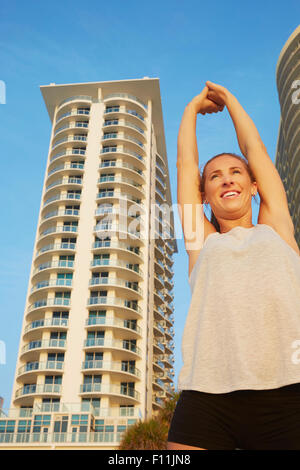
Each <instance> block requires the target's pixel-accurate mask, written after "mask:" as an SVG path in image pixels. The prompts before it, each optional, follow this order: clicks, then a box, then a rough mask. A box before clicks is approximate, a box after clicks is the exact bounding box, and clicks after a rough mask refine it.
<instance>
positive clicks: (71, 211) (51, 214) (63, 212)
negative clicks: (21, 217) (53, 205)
mask: <svg viewBox="0 0 300 470" xmlns="http://www.w3.org/2000/svg"><path fill="white" fill-rule="evenodd" d="M64 215H75V216H79V209H64V210H60V211H59V210H55V211H52V212H48V214H46V215H44V217H42V220H46V219H50V217H61V216H64Z"/></svg>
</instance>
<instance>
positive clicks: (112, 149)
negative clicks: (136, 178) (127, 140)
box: [100, 145, 146, 169]
mask: <svg viewBox="0 0 300 470" xmlns="http://www.w3.org/2000/svg"><path fill="white" fill-rule="evenodd" d="M116 154H117V155H120V156H121V157H122V161H126V160H129V161H133V162H134V163H136V164H138V165H139V164H143V168H141V169H146V161H145V158H144V157H142V155H141V154H140V153H137V152H134V151H133V150H130V148H128V147H126V146H124V145H114V146H113V145H108V146H105V147H103V148H102V149H101V150H100V157H101V158H105V157H111V156H115V155H116Z"/></svg>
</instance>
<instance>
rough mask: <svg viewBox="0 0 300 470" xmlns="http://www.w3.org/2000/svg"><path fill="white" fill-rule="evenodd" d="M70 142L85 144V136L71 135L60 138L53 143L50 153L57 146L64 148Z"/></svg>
mask: <svg viewBox="0 0 300 470" xmlns="http://www.w3.org/2000/svg"><path fill="white" fill-rule="evenodd" d="M70 142H74V143H76V144H77V143H78V142H84V143H86V142H87V134H82V135H80V134H78V135H77V134H72V135H67V136H65V137H61V138H60V139H58V140H56V141H54V143H53V145H52V147H51V151H52V150H54V149H56V148H57V147H59V146H62V147H64V146H65V145H67V146H68V145H69V143H70Z"/></svg>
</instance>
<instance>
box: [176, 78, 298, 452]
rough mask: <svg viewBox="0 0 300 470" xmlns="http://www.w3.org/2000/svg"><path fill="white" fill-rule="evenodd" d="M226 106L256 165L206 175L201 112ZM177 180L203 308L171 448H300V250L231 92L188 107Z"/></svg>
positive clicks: (245, 162)
mask: <svg viewBox="0 0 300 470" xmlns="http://www.w3.org/2000/svg"><path fill="white" fill-rule="evenodd" d="M225 106H226V107H227V109H228V112H229V114H230V116H231V118H232V120H233V124H234V126H235V129H236V134H237V139H238V143H239V146H240V149H241V152H242V154H243V155H244V157H245V158H243V157H239V156H237V155H235V154H232V153H223V154H218V155H216V156H215V157H213V158H212V159H210V160H209V161H208V162H207V163H206V165H205V167H204V169H203V173H202V175H200V172H199V168H198V151H197V141H196V120H197V114H198V113H200V114H206V113H217V112H221V111H223V109H224V107H225ZM177 172H178V204H179V208H180V211H179V212H180V217H181V222H182V226H183V233H184V239H185V246H186V250H187V253H188V255H189V283H190V286H191V291H192V298H191V304H190V308H189V312H188V316H187V319H186V325H185V329H184V333H183V338H182V353H183V366H182V369H181V371H180V374H179V379H178V388H179V390H180V391H181V395H180V398H179V401H178V403H177V406H176V409H175V412H174V415H173V419H172V422H171V426H170V430H169V435H168V446H167V448H168V449H169V450H172V449H199V450H200V449H201V450H204V449H215V450H217V449H220V450H221V449H236V448H238V449H299V450H300V354H299V350H300V258H299V248H298V246H297V243H296V240H295V238H294V226H293V222H292V219H291V216H290V213H289V209H288V203H287V198H286V193H285V190H284V187H283V184H282V182H281V179H280V176H279V174H278V172H277V170H276V168H275V166H274V165H273V163H272V161H271V159H270V157H269V156H268V154H267V151H266V148H265V146H264V145H263V143H262V141H261V139H260V136H259V134H258V131H257V129H256V127H255V125H254V123H253V121H252V120H251V119H250V117H249V116H248V115H247V113H246V112H245V111H244V109H243V108H242V106H241V105H240V104H239V102H238V100H237V99H236V98H235V97H234V96H233V95H232V94H231V93H230V92H229V91H228V90H227V89H226V88H224V87H222V86H220V85H217V84H214V83H212V82H206V86H205V88H204V89H203V91H202V92H201V93H200V95H198V96H196V97H195V98H194V99H193V100H192V101H191V102H190V103H189V104H188V105H187V107H186V109H185V111H184V114H183V118H182V122H181V125H180V130H179V135H178V159H177ZM257 192H258V193H259V195H260V200H261V203H260V210H259V216H258V224H257V225H256V226H255V225H253V224H252V210H251V199H252V197H254V196H255V195H256V193H257ZM203 203H204V204H210V207H211V211H212V218H211V221H209V220H208V219H207V217H206V216H205V215H204V213H203ZM186 208H189V209H190V208H192V210H191V211H190V210H185V209H186ZM199 208H200V209H201V211H202V212H201V211H200V212H201V216H202V217H201V221H202V224H201V223H200V224H199V221H197V210H198V214H199ZM199 233H200V236H199ZM188 235H189V236H188ZM190 235H191V236H190ZM297 348H298V349H297Z"/></svg>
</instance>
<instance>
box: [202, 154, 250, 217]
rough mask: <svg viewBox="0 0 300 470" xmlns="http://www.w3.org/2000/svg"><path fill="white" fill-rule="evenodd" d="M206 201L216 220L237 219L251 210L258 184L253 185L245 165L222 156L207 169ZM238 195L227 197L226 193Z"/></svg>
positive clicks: (232, 158)
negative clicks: (232, 192) (230, 192)
mask: <svg viewBox="0 0 300 470" xmlns="http://www.w3.org/2000/svg"><path fill="white" fill-rule="evenodd" d="M205 173H206V180H205V188H204V190H205V200H206V201H207V202H208V203H209V204H210V206H211V209H212V211H213V212H214V214H215V216H216V218H218V217H220V218H224V219H236V218H239V217H242V216H243V215H245V214H246V212H247V211H249V209H250V210H251V198H252V194H256V192H257V183H252V182H251V178H250V176H249V174H248V172H247V170H246V167H245V165H244V164H243V163H242V162H241V161H240V160H238V159H237V158H234V157H232V156H231V155H222V156H220V157H217V158H215V159H214V160H212V161H211V162H210V163H209V164H208V165H207V166H206V169H205ZM229 191H235V192H237V193H238V194H234V195H232V196H227V197H226V194H225V197H224V193H225V192H229Z"/></svg>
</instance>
